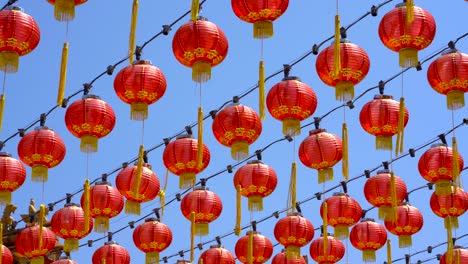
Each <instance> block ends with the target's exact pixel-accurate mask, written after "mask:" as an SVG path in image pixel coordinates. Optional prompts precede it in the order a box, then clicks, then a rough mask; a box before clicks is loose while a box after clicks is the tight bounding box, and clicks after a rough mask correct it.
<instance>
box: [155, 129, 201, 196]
mask: <svg viewBox="0 0 468 264" xmlns="http://www.w3.org/2000/svg"><path fill="white" fill-rule="evenodd" d="M197 153H198V140H196V139H194V138H193V137H192V136H191V135H183V136H179V137H177V139H176V140H175V141H172V142H170V143H169V144H168V145H167V146H166V148H165V149H164V153H163V161H164V166H166V168H167V169H168V170H169V171H170V172H172V173H173V174H175V175H177V176H179V188H181V189H185V188H190V187H192V186H194V185H195V181H196V176H197V174H198V173H200V172H202V171H203V170H204V169H206V167H207V166H208V164H209V163H210V151H209V150H208V147H207V146H206V145H205V144H203V156H202V163H201V164H197Z"/></svg>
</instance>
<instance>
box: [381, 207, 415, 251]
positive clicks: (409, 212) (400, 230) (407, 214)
mask: <svg viewBox="0 0 468 264" xmlns="http://www.w3.org/2000/svg"><path fill="white" fill-rule="evenodd" d="M423 224H424V220H423V215H422V214H421V212H420V211H419V209H418V208H416V207H414V206H411V205H409V204H407V203H403V204H401V205H399V206H398V208H397V218H396V219H394V220H393V221H391V220H385V228H387V230H388V232H390V233H392V234H394V235H396V236H398V244H399V247H400V248H405V247H411V245H412V239H411V236H412V235H414V234H416V233H417V232H419V231H420V230H421V228H422V226H423Z"/></svg>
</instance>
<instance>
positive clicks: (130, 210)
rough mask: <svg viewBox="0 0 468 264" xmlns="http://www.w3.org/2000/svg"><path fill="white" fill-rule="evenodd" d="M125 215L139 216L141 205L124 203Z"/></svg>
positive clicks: (127, 201)
mask: <svg viewBox="0 0 468 264" xmlns="http://www.w3.org/2000/svg"><path fill="white" fill-rule="evenodd" d="M125 213H126V214H132V215H140V213H141V204H140V203H139V202H135V201H132V200H126V201H125Z"/></svg>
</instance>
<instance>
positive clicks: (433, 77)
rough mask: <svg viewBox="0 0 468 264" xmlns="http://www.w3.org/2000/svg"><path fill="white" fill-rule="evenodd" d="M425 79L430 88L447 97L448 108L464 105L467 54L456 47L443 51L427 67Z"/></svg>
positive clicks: (467, 88)
mask: <svg viewBox="0 0 468 264" xmlns="http://www.w3.org/2000/svg"><path fill="white" fill-rule="evenodd" d="M427 80H428V81H429V84H430V85H431V87H432V89H434V90H435V91H436V92H438V93H440V94H443V95H445V96H446V97H447V108H448V109H451V110H456V109H460V108H462V107H464V106H465V93H466V92H468V86H467V85H466V83H467V82H468V55H467V54H465V53H462V52H459V51H457V50H456V49H450V50H448V51H447V52H444V53H443V54H442V56H440V57H439V58H437V59H436V60H434V61H433V62H431V64H430V65H429V68H427Z"/></svg>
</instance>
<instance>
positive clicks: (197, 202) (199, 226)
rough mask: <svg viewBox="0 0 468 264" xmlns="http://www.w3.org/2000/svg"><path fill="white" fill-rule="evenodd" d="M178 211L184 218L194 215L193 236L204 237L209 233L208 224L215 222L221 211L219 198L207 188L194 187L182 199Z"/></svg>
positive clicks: (221, 205) (221, 206)
mask: <svg viewBox="0 0 468 264" xmlns="http://www.w3.org/2000/svg"><path fill="white" fill-rule="evenodd" d="M180 210H181V211H182V214H183V215H184V217H185V218H187V219H188V220H191V219H190V214H191V213H195V234H197V235H199V236H206V235H208V233H209V223H211V222H213V221H214V220H216V219H217V218H218V217H219V216H220V215H221V212H222V211H223V204H222V202H221V199H220V198H219V196H218V195H217V194H216V193H214V192H212V191H210V190H209V189H208V188H207V187H204V186H202V187H195V189H194V190H193V191H192V192H189V193H187V195H185V196H184V198H182V201H181V202H180Z"/></svg>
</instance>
